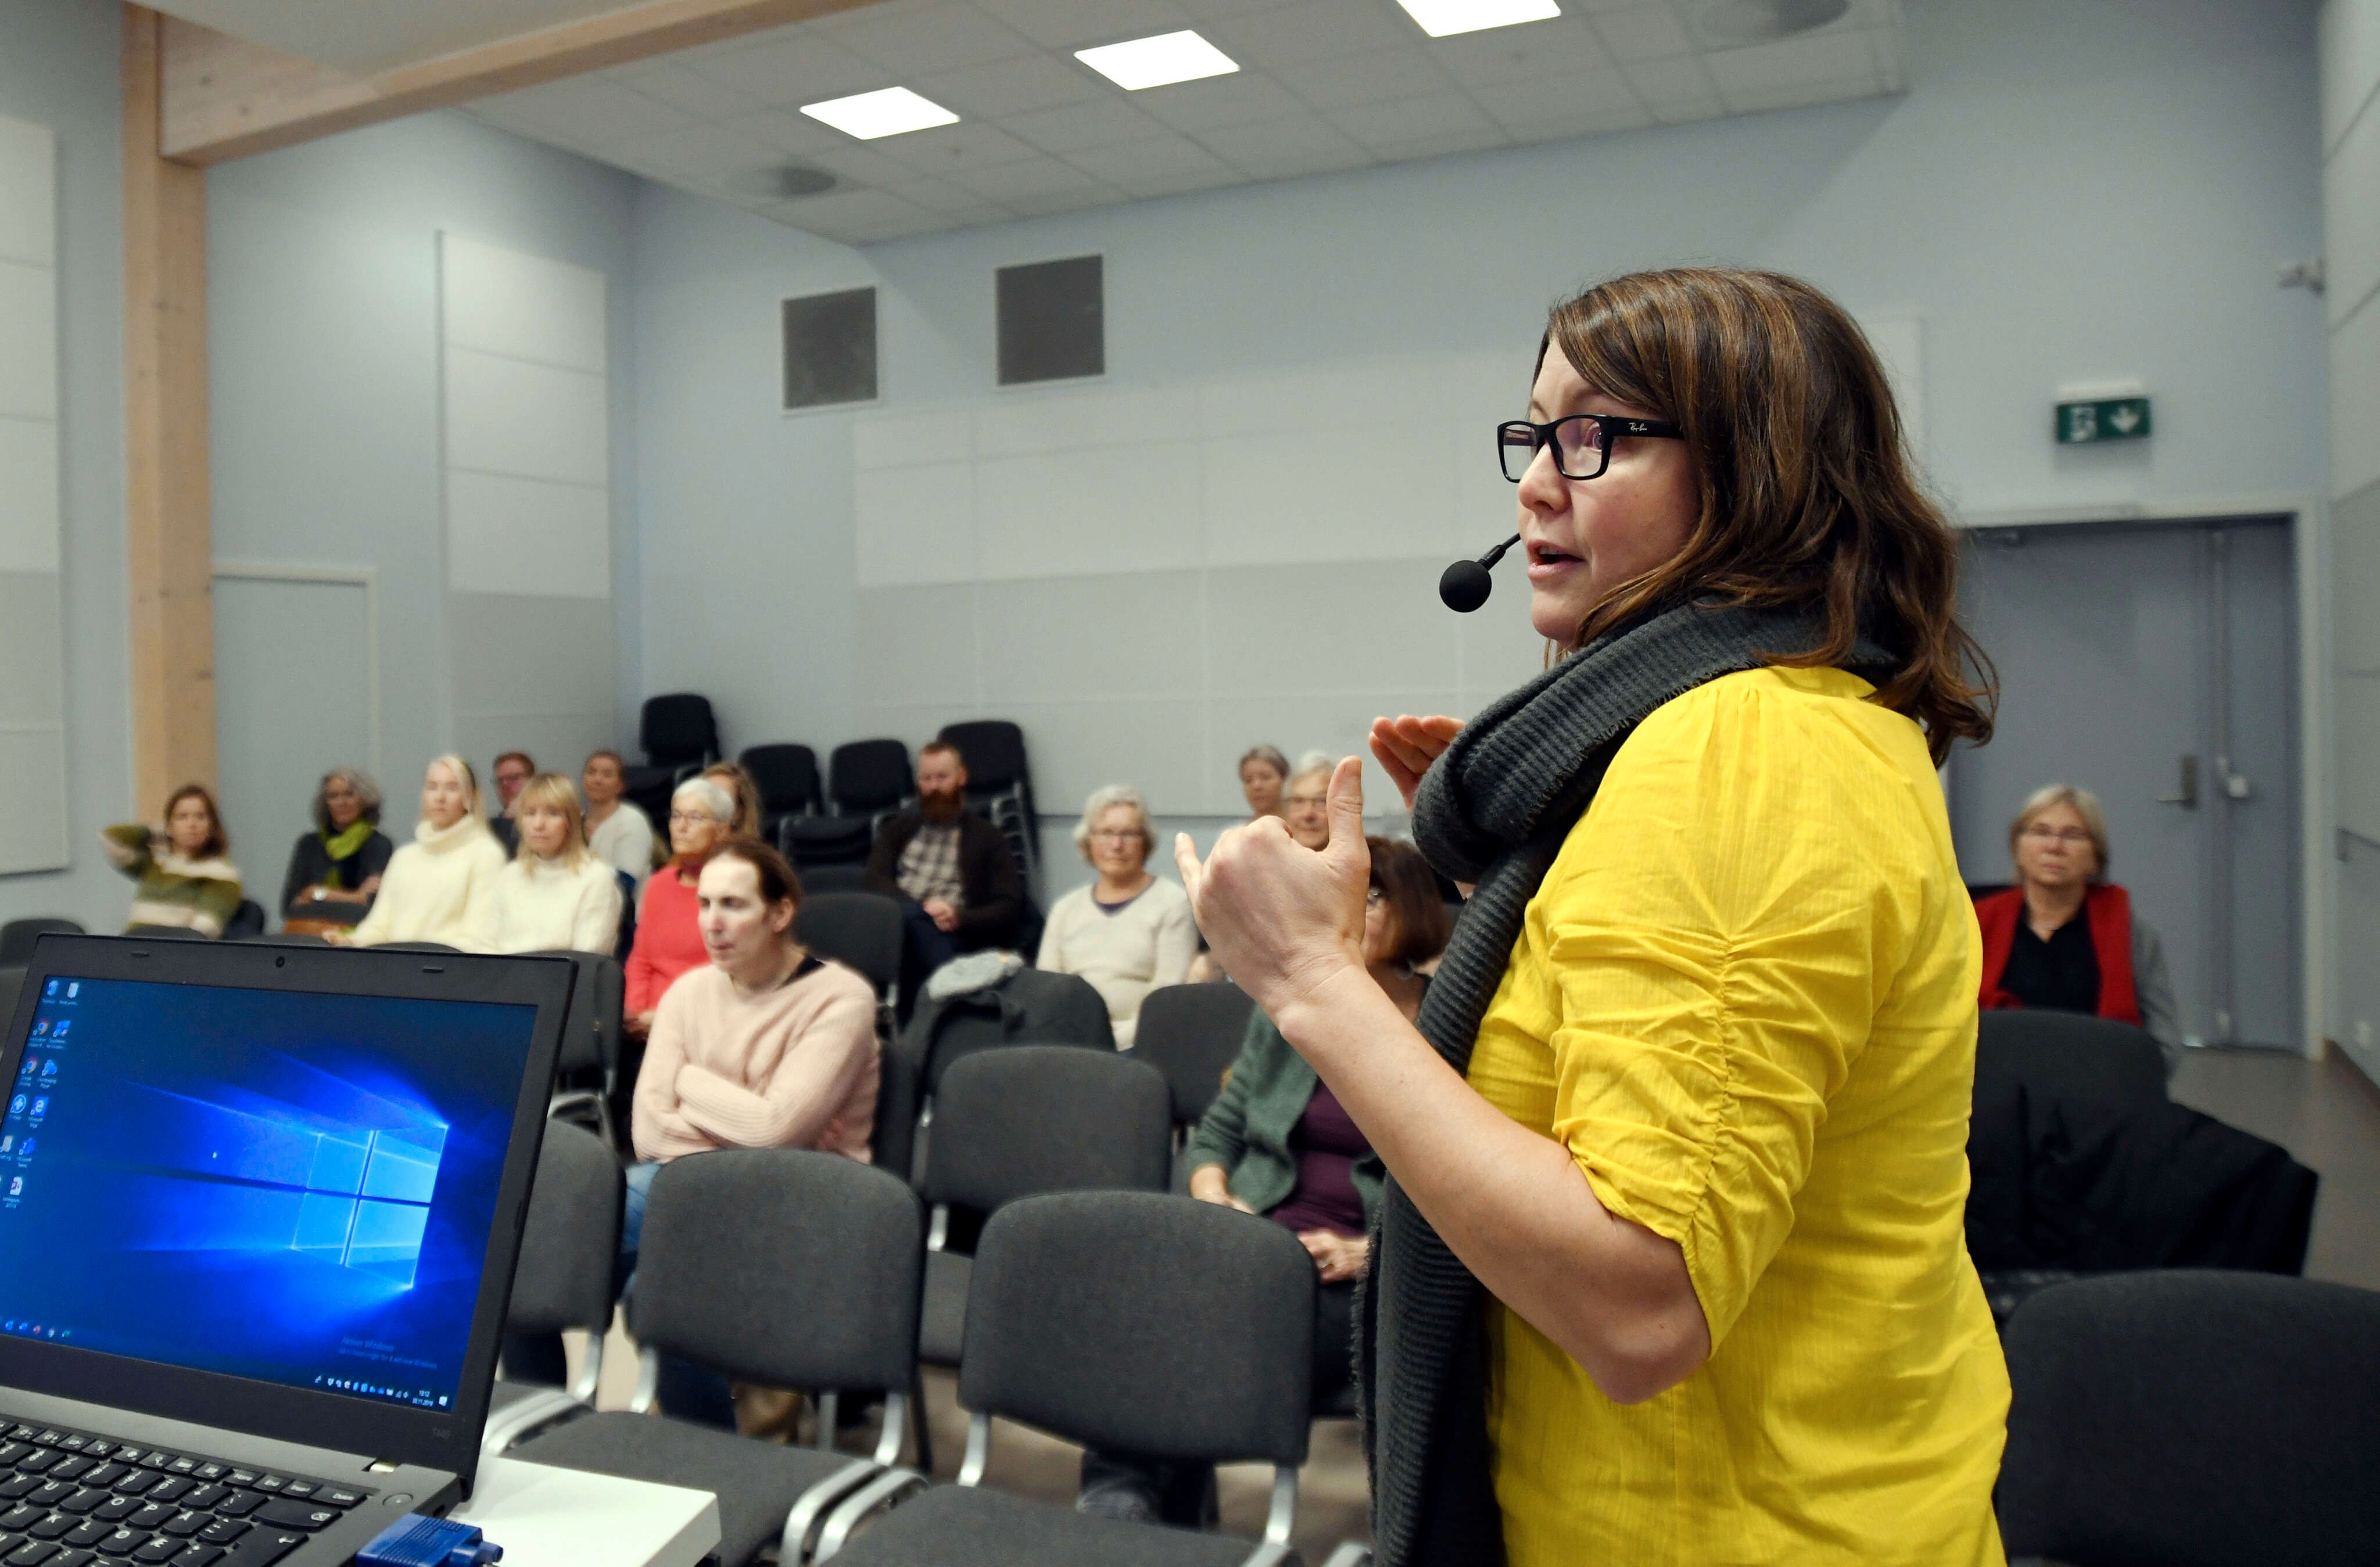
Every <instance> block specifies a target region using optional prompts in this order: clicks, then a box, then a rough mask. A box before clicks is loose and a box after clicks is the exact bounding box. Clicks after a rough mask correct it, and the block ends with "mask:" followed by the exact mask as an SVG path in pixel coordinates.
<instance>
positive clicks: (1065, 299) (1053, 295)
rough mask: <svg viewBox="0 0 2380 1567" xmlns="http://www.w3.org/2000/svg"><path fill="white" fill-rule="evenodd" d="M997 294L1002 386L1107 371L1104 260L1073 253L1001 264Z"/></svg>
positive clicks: (1060, 379) (1063, 379)
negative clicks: (1046, 258)
mask: <svg viewBox="0 0 2380 1567" xmlns="http://www.w3.org/2000/svg"><path fill="white" fill-rule="evenodd" d="M993 293H994V295H995V296H996V303H997V311H998V320H999V336H1000V383H1001V384H1002V386H1021V385H1024V384H1026V383H1030V382H1036V381H1072V380H1076V379H1079V378H1081V377H1083V376H1087V375H1105V374H1106V373H1107V370H1108V337H1107V287H1106V278H1105V266H1104V261H1103V259H1102V258H1100V257H1099V256H1070V257H1068V258H1066V259H1065V260H1063V261H1033V262H1028V263H1026V265H1023V266H1014V267H1002V268H1001V269H1000V271H999V273H998V274H997V277H996V278H995V280H994V285H993Z"/></svg>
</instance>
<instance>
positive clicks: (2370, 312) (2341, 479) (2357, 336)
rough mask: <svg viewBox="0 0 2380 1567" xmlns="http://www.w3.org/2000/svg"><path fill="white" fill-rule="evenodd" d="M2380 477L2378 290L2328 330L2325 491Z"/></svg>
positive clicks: (2339, 491) (2338, 492) (2351, 489)
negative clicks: (2327, 473)
mask: <svg viewBox="0 0 2380 1567" xmlns="http://www.w3.org/2000/svg"><path fill="white" fill-rule="evenodd" d="M2375 479H2380V296H2374V298H2369V299H2366V300H2365V301H2364V303H2363V308H2362V310H2357V311H2356V312H2355V313H2354V314H2353V315H2351V316H2350V317H2348V318H2347V320H2345V321H2344V322H2340V323H2339V324H2338V326H2336V327H2333V328H2332V329H2331V333H2330V492H2331V495H2332V497H2333V498H2334V499H2336V498H2337V497H2339V496H2342V495H2352V494H2353V493H2355V492H2357V491H2358V490H2361V489H2362V488H2363V487H2364V486H2365V485H2367V484H2369V483H2371V482H2372V481H2373V480H2375Z"/></svg>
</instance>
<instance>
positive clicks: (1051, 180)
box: [947, 157, 1120, 213]
mask: <svg viewBox="0 0 2380 1567" xmlns="http://www.w3.org/2000/svg"><path fill="white" fill-rule="evenodd" d="M947 177H948V178H949V179H950V182H951V183H952V184H953V185H955V186H957V187H959V188H961V189H963V190H972V191H974V192H975V193H976V194H977V195H978V196H980V197H982V198H983V199H984V200H987V201H997V202H999V203H1000V204H1001V205H1002V206H1003V207H1008V208H1012V209H1014V211H1017V212H1020V213H1023V212H1031V211H1035V210H1037V209H1036V208H1035V207H1034V206H1033V205H1031V203H1034V202H1037V201H1039V200H1043V199H1045V198H1050V197H1061V196H1074V195H1081V196H1085V197H1087V198H1088V199H1089V200H1086V201H1084V202H1083V203H1081V204H1083V205H1089V204H1090V202H1091V201H1092V200H1112V199H1113V198H1114V197H1115V196H1117V195H1118V194H1120V193H1119V192H1118V191H1117V190H1116V189H1115V188H1114V187H1113V186H1110V185H1106V184H1103V183H1101V182H1100V181H1099V180H1096V179H1093V178H1092V177H1091V176H1089V175H1087V174H1085V173H1084V172H1083V171H1082V170H1080V169H1078V168H1076V167H1075V166H1074V165H1073V164H1062V163H1060V162H1059V161H1058V160H1057V159H1055V158H1038V157H1037V158H1028V159H1026V160H1025V161H1024V162H1022V163H1014V164H995V165H993V166H992V167H990V168H982V169H956V170H953V171H952V173H951V174H950V175H949V176H947Z"/></svg>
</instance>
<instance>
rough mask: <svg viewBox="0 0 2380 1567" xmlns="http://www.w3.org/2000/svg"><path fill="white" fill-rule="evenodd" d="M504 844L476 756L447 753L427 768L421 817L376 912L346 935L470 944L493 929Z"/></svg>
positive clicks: (364, 942) (393, 865)
mask: <svg viewBox="0 0 2380 1567" xmlns="http://www.w3.org/2000/svg"><path fill="white" fill-rule="evenodd" d="M503 869H504V847H503V845H501V844H498V843H497V842H496V839H495V834H494V833H492V832H489V831H488V823H487V820H486V818H485V817H484V816H483V815H482V814H481V811H480V781H479V779H478V778H477V777H475V776H474V775H473V774H472V772H471V764H470V763H469V762H468V761H465V760H464V759H462V758H461V757H458V756H454V755H451V754H450V755H447V756H443V757H440V758H439V759H437V760H435V761H433V762H431V764H430V766H429V767H428V768H427V769H426V770H425V771H423V773H422V775H421V820H419V821H418V822H416V823H415V824H414V828H413V842H411V843H410V844H406V845H405V846H404V847H403V848H400V849H398V850H397V851H396V853H395V855H394V856H391V857H390V859H389V862H388V869H387V870H385V871H384V872H383V873H382V875H381V879H380V895H379V896H378V897H377V898H375V899H374V900H373V901H372V908H371V912H370V914H368V915H366V916H364V917H363V921H362V923H360V924H358V926H357V927H356V928H355V929H354V930H353V931H352V932H350V933H349V934H348V935H346V937H344V938H341V937H338V936H336V935H334V936H333V937H331V939H332V940H334V941H340V940H344V941H346V942H347V943H349V944H352V945H354V946H358V947H377V946H381V945H383V944H385V943H387V942H390V941H437V942H440V943H442V944H443V945H445V946H450V947H455V948H457V949H460V950H464V951H468V950H469V949H471V948H473V947H475V946H477V945H478V944H479V942H480V939H481V937H482V936H483V935H484V934H485V932H486V930H487V925H488V909H489V900H490V899H491V898H492V897H493V896H494V895H495V888H496V876H497V873H498V872H500V871H502V870H503Z"/></svg>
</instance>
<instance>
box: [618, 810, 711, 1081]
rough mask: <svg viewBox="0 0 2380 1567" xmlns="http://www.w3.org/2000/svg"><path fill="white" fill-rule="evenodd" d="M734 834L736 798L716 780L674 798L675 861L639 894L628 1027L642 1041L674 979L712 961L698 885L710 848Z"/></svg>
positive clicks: (672, 857) (631, 955)
mask: <svg viewBox="0 0 2380 1567" xmlns="http://www.w3.org/2000/svg"><path fill="white" fill-rule="evenodd" d="M734 835H735V797H734V796H731V795H729V794H728V792H727V791H726V790H725V789H723V788H722V787H721V786H720V785H719V784H717V783H715V782H713V781H712V780H710V779H709V778H689V779H687V780H686V782H685V783H683V784H679V785H678V786H677V790H676V792H675V793H674V794H672V795H671V796H670V811H669V836H670V860H669V863H668V864H667V865H665V866H663V867H662V868H661V869H659V870H656V871H654V872H653V873H652V875H651V876H650V877H649V878H647V879H646V881H645V888H644V891H643V892H642V893H638V894H637V940H636V944H635V945H634V946H632V947H630V948H629V949H628V973H627V980H628V983H627V996H626V999H625V1013H626V1020H625V1026H626V1028H627V1031H628V1032H629V1033H630V1034H633V1035H635V1036H636V1037H637V1038H638V1039H642V1038H644V1036H645V1035H646V1034H647V1033H649V1032H650V1030H651V1028H652V1026H653V1014H655V1013H657V1012H659V1011H660V1010H661V1004H662V991H664V990H668V989H669V988H670V982H671V981H672V980H674V979H675V978H677V977H678V976H679V975H681V974H683V973H685V972H686V970H687V969H689V968H699V967H701V966H703V965H704V964H706V963H709V962H710V952H709V951H708V950H707V949H706V948H705V947H704V946H703V944H702V928H701V925H700V923H699V921H700V918H701V912H700V910H699V908H698V906H697V905H696V902H695V895H694V887H695V882H696V881H697V880H698V878H699V877H700V876H701V874H702V862H703V861H704V860H705V859H706V858H708V857H710V850H711V846H712V845H713V844H718V843H720V842H722V840H724V839H727V838H730V837H733V836H734Z"/></svg>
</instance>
